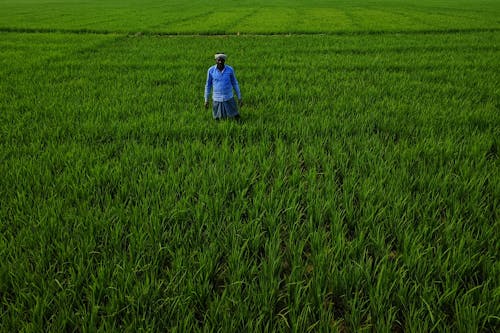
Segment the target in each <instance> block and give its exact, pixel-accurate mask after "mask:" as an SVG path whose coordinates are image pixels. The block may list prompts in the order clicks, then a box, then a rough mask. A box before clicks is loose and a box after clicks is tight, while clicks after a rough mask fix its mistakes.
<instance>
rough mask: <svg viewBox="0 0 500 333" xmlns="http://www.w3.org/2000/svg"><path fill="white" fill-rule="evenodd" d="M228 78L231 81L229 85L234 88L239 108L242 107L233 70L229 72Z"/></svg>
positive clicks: (238, 87)
mask: <svg viewBox="0 0 500 333" xmlns="http://www.w3.org/2000/svg"><path fill="white" fill-rule="evenodd" d="M229 77H230V79H231V84H232V86H233V88H234V91H236V96H238V101H239V104H240V107H241V106H243V101H242V99H241V91H240V86H239V84H238V80H237V79H236V75H235V74H234V70H233V71H232V72H231V75H230V76H229Z"/></svg>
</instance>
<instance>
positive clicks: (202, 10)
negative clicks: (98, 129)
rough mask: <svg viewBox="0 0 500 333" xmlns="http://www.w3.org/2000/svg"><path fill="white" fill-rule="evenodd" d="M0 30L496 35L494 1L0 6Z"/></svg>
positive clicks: (119, 0) (134, 0) (117, 0)
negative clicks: (465, 32) (491, 32)
mask: <svg viewBox="0 0 500 333" xmlns="http://www.w3.org/2000/svg"><path fill="white" fill-rule="evenodd" d="M0 9H2V10H1V11H0V30H4V31H5V30H7V31H12V30H14V31H53V30H56V31H57V30H59V31H65V32H70V31H73V32H79V31H93V32H120V33H136V32H143V33H150V34H236V33H257V34H276V33H281V34H283V33H285V34H286V33H307V34H314V33H326V34H328V33H360V32H361V33H373V32H381V31H382V32H383V31H392V32H399V31H435V30H495V31H498V29H500V20H499V19H498V17H500V7H499V6H498V2H497V1H496V0H477V1H469V0H460V1H455V0H442V1H434V0H424V1H416V0H394V1H387V0H386V1H379V2H371V1H366V0H354V1H347V0H337V1H327V0H313V1H304V0H287V1H278V0H273V1H228V0H225V1H219V2H217V3H216V4H214V3H213V2H210V1H205V0H194V1H184V0H170V1H158V0H147V1H143V0H141V1H139V0H127V1H123V0H106V1H100V2H97V1H74V0H73V1H68V0H64V1H63V0H59V1H53V0H51V1H48V0H45V1H40V0H21V1H17V0H16V1H13V0H0Z"/></svg>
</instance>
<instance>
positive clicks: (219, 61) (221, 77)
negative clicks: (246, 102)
mask: <svg viewBox="0 0 500 333" xmlns="http://www.w3.org/2000/svg"><path fill="white" fill-rule="evenodd" d="M226 58H227V56H226V55H225V54H224V53H217V54H215V63H216V65H214V66H212V67H210V68H209V69H208V72H207V83H206V84H205V108H206V109H208V96H209V95H210V92H211V91H212V88H213V93H212V100H213V117H214V119H216V120H219V119H224V118H234V119H239V118H240V114H239V113H238V106H237V105H236V101H235V99H234V96H233V89H234V91H236V95H237V96H238V101H239V104H240V107H241V106H243V102H242V99H241V92H240V87H239V85H238V80H236V76H235V75H234V70H233V68H232V67H231V66H228V65H226V64H225V63H226Z"/></svg>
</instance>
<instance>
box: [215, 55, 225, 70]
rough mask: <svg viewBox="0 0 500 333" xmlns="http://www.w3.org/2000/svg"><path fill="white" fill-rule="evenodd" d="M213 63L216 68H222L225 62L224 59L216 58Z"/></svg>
mask: <svg viewBox="0 0 500 333" xmlns="http://www.w3.org/2000/svg"><path fill="white" fill-rule="evenodd" d="M215 62H216V63H217V68H220V69H222V68H224V63H225V62H226V60H224V58H222V57H219V58H217V60H215Z"/></svg>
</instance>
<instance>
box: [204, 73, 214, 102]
mask: <svg viewBox="0 0 500 333" xmlns="http://www.w3.org/2000/svg"><path fill="white" fill-rule="evenodd" d="M211 91H212V75H211V73H210V68H209V69H208V71H207V82H206V83H205V108H206V109H208V97H209V96H210V92H211Z"/></svg>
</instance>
